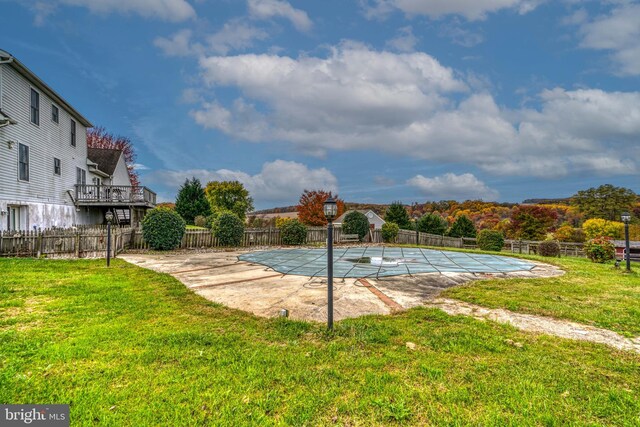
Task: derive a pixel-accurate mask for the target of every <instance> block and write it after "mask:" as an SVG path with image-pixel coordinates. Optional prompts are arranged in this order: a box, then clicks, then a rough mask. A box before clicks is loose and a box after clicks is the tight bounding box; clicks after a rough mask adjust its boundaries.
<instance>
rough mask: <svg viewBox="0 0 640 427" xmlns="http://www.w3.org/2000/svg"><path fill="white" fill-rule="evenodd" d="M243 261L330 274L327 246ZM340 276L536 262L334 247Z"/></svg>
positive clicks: (479, 269) (478, 269)
mask: <svg viewBox="0 0 640 427" xmlns="http://www.w3.org/2000/svg"><path fill="white" fill-rule="evenodd" d="M238 258H239V259H240V260H241V261H247V262H251V263H256V264H262V265H266V266H268V267H271V268H272V269H273V270H275V271H277V272H279V273H283V274H294V275H299V276H309V277H327V250H326V249H275V250H270V251H258V252H250V253H247V254H243V255H240V256H239V257H238ZM333 260H334V264H333V275H334V277H337V278H347V277H355V278H364V277H385V276H399V275H401V274H421V273H511V272H515V271H529V270H531V269H532V268H533V267H534V265H533V264H531V263H529V262H526V261H523V260H520V259H517V258H510V257H504V256H498V255H485V254H475V253H465V252H450V251H437V250H433V249H421V248H385V247H357V248H334V250H333Z"/></svg>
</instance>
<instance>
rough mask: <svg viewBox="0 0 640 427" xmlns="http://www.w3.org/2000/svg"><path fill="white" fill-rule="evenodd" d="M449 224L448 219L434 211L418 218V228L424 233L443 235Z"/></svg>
mask: <svg viewBox="0 0 640 427" xmlns="http://www.w3.org/2000/svg"><path fill="white" fill-rule="evenodd" d="M448 226H449V224H447V220H446V219H444V218H442V217H441V216H440V215H437V214H434V213H429V214H426V215H423V216H422V218H420V219H419V220H418V230H419V231H421V232H423V233H429V234H439V235H443V234H444V233H445V231H447V227H448Z"/></svg>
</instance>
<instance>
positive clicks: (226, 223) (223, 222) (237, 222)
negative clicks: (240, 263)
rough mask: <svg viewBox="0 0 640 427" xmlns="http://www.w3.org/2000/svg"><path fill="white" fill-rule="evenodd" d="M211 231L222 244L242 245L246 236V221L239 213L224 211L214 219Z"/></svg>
mask: <svg viewBox="0 0 640 427" xmlns="http://www.w3.org/2000/svg"><path fill="white" fill-rule="evenodd" d="M211 231H212V232H213V235H214V236H215V237H216V238H217V239H218V243H219V244H220V245H221V246H240V245H241V244H242V239H243V238H244V223H243V222H242V220H241V219H240V218H238V215H236V214H234V213H232V212H224V213H221V214H220V215H218V217H217V218H216V219H214V220H213V222H212V225H211Z"/></svg>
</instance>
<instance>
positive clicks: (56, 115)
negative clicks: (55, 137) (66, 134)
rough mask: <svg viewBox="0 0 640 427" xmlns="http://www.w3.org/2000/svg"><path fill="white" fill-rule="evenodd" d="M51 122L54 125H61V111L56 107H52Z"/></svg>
mask: <svg viewBox="0 0 640 427" xmlns="http://www.w3.org/2000/svg"><path fill="white" fill-rule="evenodd" d="M51 121H52V122H54V123H60V110H58V107H56V106H55V105H52V106H51Z"/></svg>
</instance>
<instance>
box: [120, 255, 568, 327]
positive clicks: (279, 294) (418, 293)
mask: <svg viewBox="0 0 640 427" xmlns="http://www.w3.org/2000/svg"><path fill="white" fill-rule="evenodd" d="M253 252H255V251H229V252H223V251H218V252H191V251H189V252H172V253H167V254H161V253H148V254H122V255H120V256H119V257H120V258H122V259H124V260H126V261H128V262H130V263H132V264H135V265H138V266H140V267H143V268H148V269H151V270H154V271H158V272H162V273H168V274H171V275H172V276H173V277H175V278H176V279H178V280H179V281H181V282H182V283H184V285H185V286H187V287H188V288H189V289H191V290H193V291H194V292H195V293H197V294H198V295H201V296H202V297H204V298H206V299H208V300H211V301H215V302H218V303H221V304H224V305H226V306H228V307H231V308H236V309H239V310H244V311H248V312H251V313H253V314H255V315H257V316H263V317H274V316H277V315H278V313H279V312H280V310H281V309H287V310H289V314H290V317H291V318H293V319H299V320H310V321H317V322H324V321H326V319H327V279H326V278H325V277H315V278H311V277H307V276H298V275H291V274H283V273H280V272H277V271H275V270H273V269H272V268H270V267H266V266H264V265H261V264H257V263H253V262H249V261H240V260H239V257H240V256H241V255H247V254H251V253H253ZM528 262H531V263H532V264H534V267H533V268H532V269H531V270H523V271H516V272H509V273H476V274H473V273H462V272H442V273H440V272H436V273H423V274H413V275H411V276H410V275H402V276H393V277H380V278H377V279H376V278H375V277H367V278H366V279H360V278H353V277H352V278H344V279H342V278H338V279H334V319H335V320H341V319H345V318H350V317H359V316H363V315H367V314H390V313H392V312H394V311H397V310H402V309H406V308H411V307H415V306H418V305H422V304H424V303H426V302H428V301H430V300H432V299H434V298H435V297H436V296H437V295H438V294H439V293H440V292H441V291H442V290H444V289H446V288H449V287H452V286H458V285H460V284H463V283H466V282H468V281H470V280H479V279H483V278H489V277H505V278H508V277H530V278H533V277H552V276H558V275H561V274H563V272H562V270H560V269H558V268H556V267H554V266H551V265H548V264H542V263H536V262H533V261H528Z"/></svg>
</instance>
